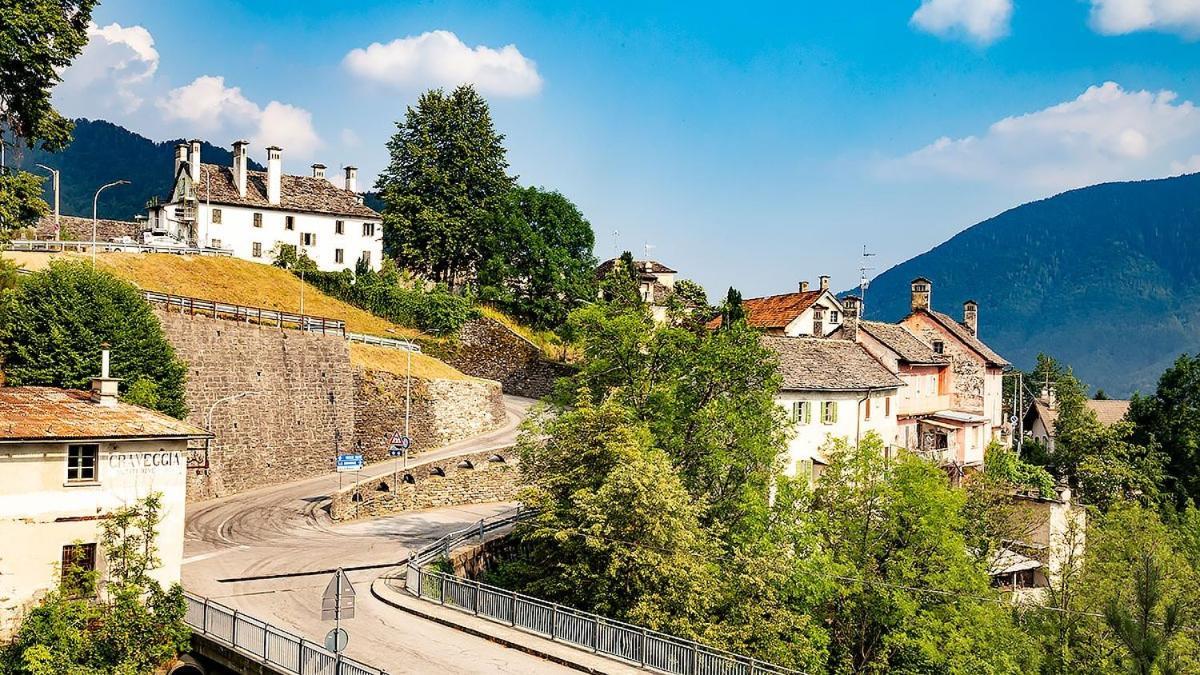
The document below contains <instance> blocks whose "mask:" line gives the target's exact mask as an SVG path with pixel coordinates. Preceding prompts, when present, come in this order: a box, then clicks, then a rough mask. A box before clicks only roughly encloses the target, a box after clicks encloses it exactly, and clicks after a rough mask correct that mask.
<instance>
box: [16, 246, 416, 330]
mask: <svg viewBox="0 0 1200 675" xmlns="http://www.w3.org/2000/svg"><path fill="white" fill-rule="evenodd" d="M4 255H5V257H7V258H10V259H12V260H14V261H16V262H17V263H18V264H23V265H24V266H25V268H26V269H29V270H38V269H42V268H44V267H45V266H46V265H47V264H49V258H50V257H51V255H50V254H45V253H20V252H13V251H8V252H5V254H4ZM53 255H54V257H60V258H73V259H80V260H87V259H90V257H89V256H88V255H86V254H79V253H67V254H53ZM97 263H98V265H99V266H100V267H101V268H103V269H106V270H108V271H110V272H112V273H114V274H116V275H117V276H119V277H121V278H122V279H126V280H128V281H131V282H133V283H134V284H136V285H137V286H138V287H140V288H143V289H145V290H148V291H157V292H159V293H170V294H173V295H186V296H191V297H194V298H203V299H205V300H218V301H220V302H227V303H230V304H235V305H246V306H250V307H265V308H269V309H276V310H281V311H285V312H295V313H299V312H300V287H301V283H300V278H299V277H297V276H296V275H294V274H292V273H291V272H289V271H287V270H284V269H280V268H278V267H275V266H273V265H264V264H260V263H255V262H250V261H248V260H239V259H237V258H226V257H216V256H183V255H171V254H169V253H101V254H100V255H99V256H98V257H97ZM303 286H304V312H305V313H306V314H310V315H313V316H323V317H327V318H330V319H341V320H343V321H345V322H346V329H347V330H350V331H353V332H355V333H367V334H370V335H380V336H383V337H389V336H393V335H398V336H400V337H416V336H417V335H419V334H420V333H419V331H417V330H414V329H412V328H405V327H403V326H399V325H396V324H394V323H392V322H390V321H387V320H386V319H382V318H380V317H377V316H375V315H374V314H371V313H370V312H368V311H366V310H362V309H359V308H357V307H355V306H353V305H350V304H348V303H345V302H342V301H341V300H338V299H336V298H332V297H330V296H328V295H325V294H324V293H322V292H321V291H319V290H317V289H316V288H315V287H313V286H312V285H310V284H303Z"/></svg>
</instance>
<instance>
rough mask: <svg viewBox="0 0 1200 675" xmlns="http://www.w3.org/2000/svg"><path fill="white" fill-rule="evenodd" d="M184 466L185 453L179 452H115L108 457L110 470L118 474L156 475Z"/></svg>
mask: <svg viewBox="0 0 1200 675" xmlns="http://www.w3.org/2000/svg"><path fill="white" fill-rule="evenodd" d="M182 466H183V453H182V452H179V451H177V450H176V451H167V450H159V451H157V452H114V453H112V454H110V455H109V456H108V468H109V469H111V470H113V471H116V472H118V473H154V472H156V471H161V470H165V469H172V468H174V467H182Z"/></svg>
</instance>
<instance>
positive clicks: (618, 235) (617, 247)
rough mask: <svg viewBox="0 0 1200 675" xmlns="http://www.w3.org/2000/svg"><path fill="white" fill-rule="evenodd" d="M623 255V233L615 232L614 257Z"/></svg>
mask: <svg viewBox="0 0 1200 675" xmlns="http://www.w3.org/2000/svg"><path fill="white" fill-rule="evenodd" d="M619 255H621V231H620V230H613V256H614V257H616V256H619Z"/></svg>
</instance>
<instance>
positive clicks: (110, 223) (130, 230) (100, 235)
mask: <svg viewBox="0 0 1200 675" xmlns="http://www.w3.org/2000/svg"><path fill="white" fill-rule="evenodd" d="M59 223H60V224H61V225H62V236H63V238H65V239H72V240H77V241H84V240H86V241H91V239H92V219H91V218H84V217H81V216H59ZM141 236H142V225H141V224H139V223H135V222H133V221H131V220H109V219H107V218H100V219H99V220H97V221H96V239H97V240H99V241H113V240H115V239H117V238H118V237H131V238H132V239H133V240H134V241H139V238H140V237H141ZM37 237H38V239H53V238H54V214H50V215H47V216H42V218H41V219H40V220H38V223H37Z"/></svg>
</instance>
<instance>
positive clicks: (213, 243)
mask: <svg viewBox="0 0 1200 675" xmlns="http://www.w3.org/2000/svg"><path fill="white" fill-rule="evenodd" d="M208 244H209V246H211V247H213V248H221V240H220V239H210V240H209V242H208Z"/></svg>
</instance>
